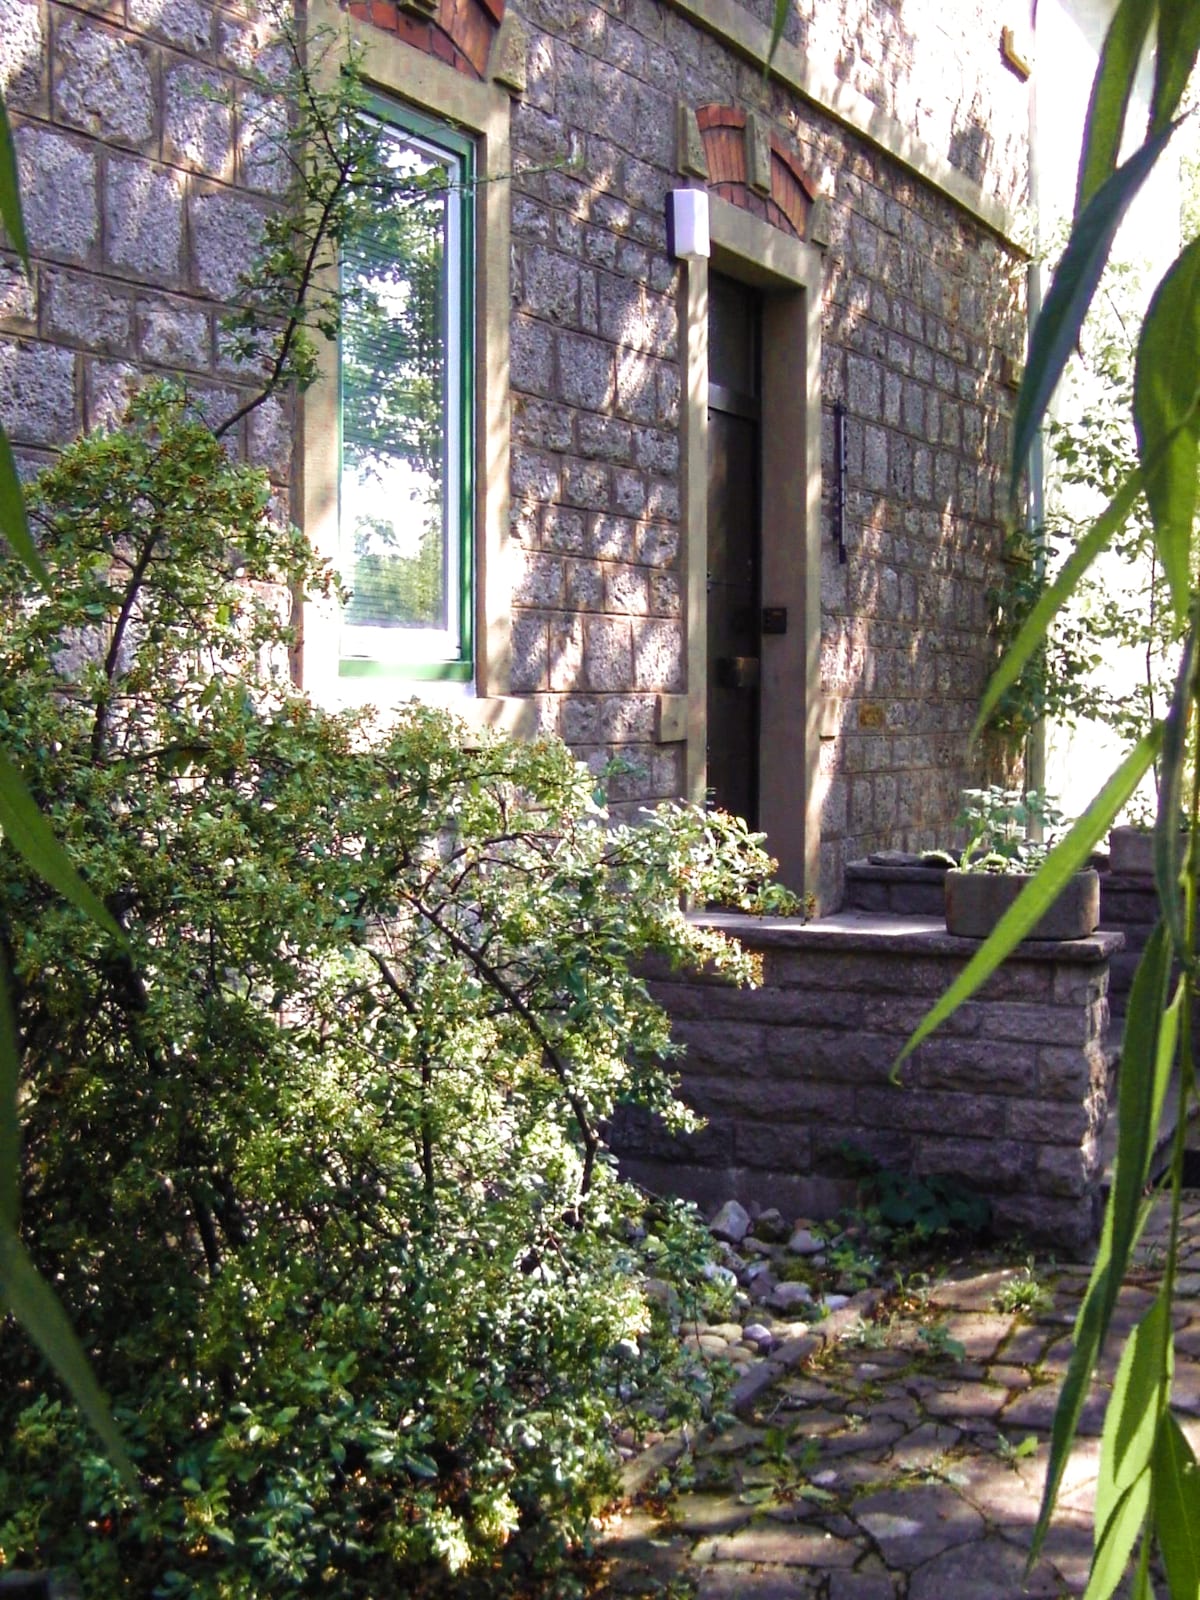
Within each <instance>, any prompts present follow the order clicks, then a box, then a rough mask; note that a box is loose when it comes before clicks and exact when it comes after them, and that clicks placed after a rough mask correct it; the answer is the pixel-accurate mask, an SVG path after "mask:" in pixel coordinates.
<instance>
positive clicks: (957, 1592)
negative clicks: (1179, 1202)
mask: <svg viewBox="0 0 1200 1600" xmlns="http://www.w3.org/2000/svg"><path fill="white" fill-rule="evenodd" d="M1154 1221H1157V1219H1154ZM1184 1226H1185V1230H1186V1233H1187V1234H1189V1235H1193V1236H1197V1237H1200V1194H1190V1195H1188V1196H1186V1197H1185V1217H1184ZM1148 1234H1149V1237H1150V1238H1151V1239H1153V1238H1154V1237H1155V1233H1154V1231H1153V1228H1151V1229H1148ZM1152 1264H1153V1265H1156V1264H1157V1263H1152ZM1013 1276H1014V1274H1013V1273H1012V1272H1011V1271H1008V1270H1006V1269H994V1270H993V1269H991V1268H988V1269H987V1270H983V1271H973V1270H971V1269H970V1268H969V1267H960V1268H959V1269H958V1270H957V1271H956V1273H955V1275H954V1276H953V1278H952V1279H948V1280H947V1281H945V1282H942V1283H939V1284H937V1285H936V1286H934V1287H933V1288H932V1289H931V1290H928V1291H927V1292H926V1293H925V1294H924V1296H923V1303H922V1304H921V1306H920V1309H919V1312H918V1313H917V1314H914V1313H913V1310H912V1307H911V1305H909V1304H906V1303H905V1300H904V1299H901V1301H900V1303H899V1307H898V1308H897V1304H896V1303H894V1302H888V1301H887V1300H884V1299H882V1298H881V1297H880V1296H879V1295H878V1294H873V1295H869V1296H867V1295H864V1296H859V1297H855V1299H853V1300H851V1302H850V1304H849V1305H847V1306H845V1307H843V1308H841V1309H840V1310H838V1311H837V1312H835V1313H834V1317H831V1318H829V1319H826V1323H825V1324H822V1323H815V1324H814V1325H813V1327H812V1329H811V1330H810V1333H809V1334H808V1335H806V1336H804V1337H802V1338H795V1339H792V1340H791V1341H790V1342H789V1346H788V1347H787V1348H786V1349H783V1348H776V1349H775V1351H774V1353H773V1354H771V1353H768V1354H766V1355H765V1357H764V1358H763V1359H760V1360H758V1361H756V1362H755V1363H754V1364H753V1365H752V1366H749V1367H746V1368H745V1369H744V1370H743V1372H742V1374H741V1377H740V1379H739V1382H738V1385H737V1388H736V1390H735V1394H736V1396H737V1406H738V1418H737V1420H736V1421H733V1420H730V1421H729V1422H728V1424H727V1425H726V1426H725V1427H724V1428H723V1429H722V1430H721V1431H720V1432H718V1433H717V1434H716V1435H715V1436H713V1437H707V1438H703V1439H702V1440H700V1441H699V1442H698V1443H694V1448H693V1450H692V1453H691V1459H690V1462H689V1468H690V1477H691V1486H690V1487H689V1489H688V1490H687V1492H685V1493H682V1494H680V1495H679V1496H678V1497H677V1498H676V1499H675V1500H674V1501H668V1502H666V1503H665V1504H663V1503H661V1502H657V1501H656V1502H654V1506H653V1510H654V1515H653V1517H651V1516H649V1515H648V1513H647V1511H646V1510H645V1509H641V1508H637V1507H632V1508H631V1511H630V1514H629V1521H628V1523H627V1524H625V1523H619V1524H618V1526H617V1527H616V1528H615V1529H614V1532H613V1535H612V1537H611V1538H610V1540H609V1542H608V1544H607V1554H608V1556H609V1557H610V1558H611V1561H612V1567H611V1573H612V1577H611V1583H610V1585H609V1587H608V1588H607V1589H605V1590H604V1591H603V1592H605V1593H612V1594H613V1595H614V1596H616V1595H624V1596H643V1597H645V1600H650V1597H653V1596H658V1597H667V1596H669V1597H670V1600H684V1597H688V1600H1018V1597H1024V1596H1029V1597H1032V1600H1066V1597H1068V1596H1077V1595H1082V1594H1083V1592H1084V1590H1085V1589H1086V1587H1087V1577H1088V1570H1089V1565H1090V1561H1091V1547H1092V1522H1091V1518H1092V1507H1093V1503H1094V1498H1095V1486H1096V1476H1097V1471H1098V1466H1099V1452H1100V1441H1099V1437H1098V1435H1099V1432H1100V1428H1101V1424H1102V1419H1103V1412H1104V1407H1105V1404H1106V1402H1107V1399H1108V1393H1109V1386H1110V1384H1111V1377H1112V1372H1113V1370H1114V1362H1115V1354H1110V1355H1109V1356H1108V1357H1107V1358H1106V1359H1105V1361H1103V1362H1102V1363H1101V1366H1100V1369H1099V1371H1098V1373H1097V1375H1096V1378H1095V1380H1094V1382H1093V1388H1092V1392H1091V1394H1090V1395H1089V1397H1088V1400H1087V1402H1086V1405H1085V1407H1084V1414H1083V1421H1082V1424H1081V1427H1080V1430H1079V1437H1078V1438H1077V1440H1076V1443H1075V1446H1074V1449H1073V1452H1072V1455H1071V1457H1070V1460H1069V1461H1068V1463H1067V1467H1066V1470H1065V1473H1064V1478H1063V1485H1062V1490H1061V1493H1060V1496H1059V1505H1058V1510H1057V1513H1056V1516H1055V1521H1054V1525H1053V1527H1052V1529H1051V1532H1050V1535H1049V1537H1048V1539H1047V1541H1046V1544H1045V1547H1044V1550H1043V1554H1042V1557H1041V1559H1040V1560H1039V1562H1038V1564H1037V1566H1036V1567H1035V1568H1034V1570H1033V1571H1032V1572H1031V1573H1029V1574H1028V1575H1026V1571H1025V1566H1026V1559H1027V1555H1028V1550H1029V1545H1030V1540H1031V1537H1032V1532H1033V1527H1034V1524H1035V1522H1036V1520H1037V1512H1038V1507H1039V1503H1040V1497H1041V1492H1042V1486H1043V1483H1044V1480H1045V1473H1046V1466H1047V1461H1048V1456H1049V1432H1050V1426H1051V1421H1052V1418H1053V1415H1054V1408H1055V1405H1056V1403H1057V1398H1058V1391H1059V1388H1060V1385H1061V1383H1062V1378H1063V1375H1064V1373H1065V1371H1066V1364H1067V1361H1068V1359H1069V1356H1070V1322H1071V1320H1072V1318H1073V1316H1074V1312H1075V1308H1076V1306H1077V1304H1078V1298H1079V1294H1080V1293H1081V1292H1082V1288H1083V1286H1084V1284H1085V1282H1086V1279H1085V1277H1084V1275H1083V1274H1082V1273H1080V1272H1079V1271H1078V1270H1077V1269H1074V1268H1068V1269H1063V1270H1061V1271H1056V1270H1055V1269H1054V1268H1053V1267H1051V1266H1048V1267H1045V1268H1042V1269H1038V1270H1037V1279H1038V1282H1039V1283H1040V1284H1042V1285H1043V1286H1046V1287H1049V1288H1050V1289H1051V1290H1052V1295H1047V1296H1046V1297H1045V1298H1044V1299H1043V1300H1042V1301H1041V1303H1040V1304H1037V1305H1031V1306H1029V1307H1028V1308H1027V1311H1026V1313H1022V1312H1021V1311H1020V1310H1016V1311H1014V1310H1011V1309H1007V1307H1008V1305H1009V1302H1006V1300H1005V1299H1004V1295H1003V1290H1004V1286H1005V1285H1006V1284H1008V1283H1011V1282H1012V1280H1013ZM1192 1276H1193V1277H1194V1279H1195V1282H1194V1283H1193V1282H1191V1281H1190V1279H1188V1278H1186V1277H1185V1278H1184V1279H1183V1280H1182V1283H1181V1285H1180V1287H1181V1293H1180V1295H1179V1297H1178V1300H1177V1316H1176V1322H1177V1326H1178V1328H1179V1333H1178V1357H1177V1363H1176V1384H1175V1393H1174V1401H1175V1404H1176V1407H1177V1410H1178V1412H1179V1413H1180V1422H1181V1426H1182V1427H1183V1429H1184V1431H1185V1433H1186V1434H1187V1435H1188V1437H1189V1439H1190V1440H1191V1441H1192V1443H1193V1447H1196V1446H1197V1445H1200V1271H1197V1272H1196V1273H1194V1274H1193V1275H1192ZM1131 1280H1135V1281H1130V1282H1127V1283H1126V1284H1125V1285H1124V1286H1123V1287H1122V1290H1121V1294H1120V1300H1119V1305H1118V1316H1117V1318H1116V1323H1117V1326H1118V1327H1119V1328H1121V1329H1127V1328H1129V1327H1131V1326H1132V1325H1133V1324H1134V1323H1135V1322H1136V1320H1137V1318H1138V1317H1139V1316H1141V1315H1143V1314H1144V1313H1145V1311H1146V1309H1147V1308H1148V1306H1149V1305H1150V1304H1151V1303H1152V1299H1153V1294H1154V1288H1155V1280H1154V1274H1153V1272H1152V1271H1150V1270H1148V1269H1147V1265H1146V1263H1145V1261H1144V1260H1143V1264H1142V1265H1141V1266H1140V1268H1139V1270H1138V1271H1137V1273H1136V1274H1131ZM835 1318H836V1321H835ZM931 1326H932V1328H933V1329H934V1330H935V1331H934V1332H933V1333H932V1336H931V1333H930V1329H931ZM922 1328H924V1330H925V1334H924V1337H923V1336H922ZM939 1329H940V1330H941V1331H937V1330H939ZM724 1331H725V1332H726V1333H729V1334H733V1333H736V1332H738V1331H739V1330H737V1329H734V1328H730V1329H727V1330H724ZM670 1448H671V1445H670V1441H664V1443H663V1444H661V1445H658V1446H656V1447H655V1452H654V1461H655V1472H660V1471H661V1467H662V1464H663V1462H664V1461H665V1460H667V1459H668V1457H669V1454H670ZM679 1448H680V1449H682V1445H680V1446H679ZM630 1466H631V1469H632V1470H633V1474H634V1481H635V1487H636V1486H637V1480H638V1479H640V1483H641V1484H645V1483H649V1482H651V1481H653V1477H654V1474H650V1475H647V1474H646V1473H645V1472H644V1471H642V1472H639V1470H638V1463H637V1462H634V1463H631V1464H630ZM1124 1592H1125V1588H1124V1586H1122V1588H1120V1589H1118V1591H1117V1594H1118V1596H1120V1595H1122V1594H1123V1593H1124Z"/></svg>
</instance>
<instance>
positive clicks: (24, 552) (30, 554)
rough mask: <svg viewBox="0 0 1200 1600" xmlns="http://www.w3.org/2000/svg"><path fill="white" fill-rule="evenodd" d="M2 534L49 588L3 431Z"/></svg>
mask: <svg viewBox="0 0 1200 1600" xmlns="http://www.w3.org/2000/svg"><path fill="white" fill-rule="evenodd" d="M0 533H2V534H3V535H4V537H5V538H6V539H7V540H8V542H9V544H10V545H12V547H13V549H14V550H15V551H16V553H17V555H19V556H20V558H21V560H22V561H23V562H24V563H25V565H26V567H28V569H29V571H30V572H32V573H33V575H34V577H35V578H36V579H37V580H38V582H39V583H40V584H41V586H42V588H43V589H48V588H49V587H50V574H49V573H48V572H47V570H46V563H45V562H44V561H43V560H42V558H41V555H40V553H39V551H38V547H37V545H35V544H34V542H33V535H32V534H31V533H30V531H29V518H28V517H27V516H26V515H25V495H24V492H23V491H22V489H21V479H20V476H19V474H18V472H17V463H16V462H15V461H14V459H13V453H12V446H11V445H10V444H9V442H8V440H7V438H6V437H5V435H4V432H3V430H2V429H0Z"/></svg>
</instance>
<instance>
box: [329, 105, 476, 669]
mask: <svg viewBox="0 0 1200 1600" xmlns="http://www.w3.org/2000/svg"><path fill="white" fill-rule="evenodd" d="M386 143H387V157H388V164H389V167H390V168H391V171H392V175H393V178H394V179H395V182H396V193H395V198H394V199H393V201H392V203H391V204H389V205H387V206H384V207H381V208H380V210H379V211H378V212H377V213H376V214H375V215H374V216H373V217H371V219H370V221H369V222H368V223H367V224H366V225H365V226H363V227H361V228H360V229H358V230H357V231H356V233H355V235H354V236H353V237H352V238H349V239H347V240H345V241H344V242H343V245H342V255H341V272H342V289H343V292H344V294H345V295H346V297H347V298H346V301H345V310H344V316H343V327H342V336H341V408H342V410H341V416H342V473H341V484H340V501H341V503H340V525H341V530H342V533H341V543H342V551H341V570H342V576H343V579H344V580H345V582H346V584H347V586H348V588H349V589H350V590H351V598H350V600H349V602H348V605H347V608H346V613H345V617H344V634H343V649H342V653H343V655H344V656H372V657H376V658H382V659H387V658H389V657H390V658H392V659H399V660H405V659H409V660H416V659H420V658H423V659H425V660H433V659H442V660H446V659H453V658H454V657H456V656H457V655H458V654H459V653H460V645H461V637H460V628H459V622H460V613H461V599H462V595H461V589H462V584H463V581H464V579H463V574H462V559H461V550H460V524H461V505H462V494H463V485H462V483H461V481H460V471H459V466H460V463H461V441H462V430H463V426H464V418H463V414H462V413H463V396H462V382H461V381H460V380H461V367H462V350H463V331H462V329H463V304H462V299H463V295H462V284H463V277H464V275H463V266H464V255H463V252H464V242H463V209H464V208H463V185H464V182H465V181H466V179H467V176H468V175H467V173H466V171H465V170H464V169H465V165H466V155H465V153H457V152H455V151H452V150H450V149H445V148H442V147H441V146H439V145H437V144H435V143H433V142H431V141H429V140H427V139H426V138H424V137H422V136H420V135H418V134H416V133H414V132H413V131H411V130H410V129H408V128H405V127H400V126H394V125H393V126H390V127H389V128H388V133H387V141H386ZM379 630H387V633H386V635H384V634H381V633H380V631H379Z"/></svg>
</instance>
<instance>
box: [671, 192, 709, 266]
mask: <svg viewBox="0 0 1200 1600" xmlns="http://www.w3.org/2000/svg"><path fill="white" fill-rule="evenodd" d="M667 249H668V251H669V252H670V255H671V257H672V258H673V259H674V260H675V261H698V260H700V259H702V258H703V257H706V256H708V255H709V253H710V250H709V242H708V190H707V189H672V190H670V192H669V193H668V195H667Z"/></svg>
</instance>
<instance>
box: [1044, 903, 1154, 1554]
mask: <svg viewBox="0 0 1200 1600" xmlns="http://www.w3.org/2000/svg"><path fill="white" fill-rule="evenodd" d="M1170 975H1171V959H1170V942H1169V940H1168V938H1167V933H1166V929H1165V928H1164V927H1163V925H1162V923H1159V924H1158V926H1157V927H1156V928H1155V930H1154V932H1153V933H1152V934H1151V936H1150V939H1149V941H1148V943H1147V945H1146V949H1145V951H1144V953H1143V955H1142V959H1141V961H1140V962H1139V963H1138V968H1137V972H1136V973H1135V974H1134V979H1133V986H1132V988H1131V990H1130V995H1129V1008H1128V1011H1127V1013H1126V1021H1125V1040H1124V1044H1123V1047H1122V1056H1123V1059H1124V1061H1126V1062H1128V1063H1130V1064H1132V1065H1133V1067H1134V1070H1133V1071H1131V1072H1127V1073H1126V1074H1125V1075H1124V1077H1123V1079H1122V1084H1121V1096H1120V1100H1119V1103H1118V1112H1117V1115H1118V1126H1117V1141H1118V1142H1117V1158H1116V1166H1115V1170H1114V1173H1113V1183H1112V1188H1111V1190H1110V1191H1109V1196H1108V1206H1107V1209H1106V1211H1105V1216H1104V1228H1103V1231H1102V1232H1101V1235H1100V1246H1099V1249H1098V1251H1097V1253H1096V1261H1095V1265H1094V1266H1093V1268H1092V1276H1091V1279H1090V1280H1089V1282H1088V1287H1087V1292H1086V1293H1085V1295H1084V1297H1083V1301H1082V1303H1081V1305H1080V1308H1079V1316H1078V1318H1077V1319H1076V1322H1075V1345H1074V1349H1073V1350H1072V1352H1071V1360H1070V1362H1069V1364H1068V1367H1067V1376H1066V1379H1065V1380H1064V1382H1063V1386H1062V1391H1061V1393H1060V1394H1059V1398H1058V1405H1057V1407H1056V1408H1055V1412H1054V1422H1053V1424H1052V1427H1051V1433H1050V1461H1049V1464H1048V1466H1047V1469H1046V1483H1045V1487H1044V1489H1043V1491H1042V1504H1041V1509H1040V1510H1039V1512H1038V1522H1037V1526H1036V1528H1035V1529H1034V1534H1033V1544H1032V1547H1031V1551H1030V1557H1029V1563H1030V1566H1032V1564H1033V1561H1034V1559H1035V1558H1036V1556H1037V1553H1038V1551H1039V1550H1040V1549H1041V1547H1042V1543H1043V1541H1044V1540H1045V1537H1046V1533H1047V1530H1048V1529H1049V1526H1050V1516H1051V1513H1052V1511H1053V1510H1054V1501H1055V1499H1056V1497H1057V1495H1058V1488H1059V1484H1060V1483H1061V1482H1062V1475H1063V1469H1064V1468H1065V1466H1066V1463H1067V1457H1068V1456H1069V1454H1070V1450H1071V1442H1072V1440H1073V1439H1074V1437H1075V1432H1076V1429H1077V1428H1078V1426H1079V1418H1080V1415H1081V1413H1082V1411H1083V1403H1084V1401H1085V1399H1086V1398H1087V1390H1088V1384H1089V1383H1090V1381H1091V1376H1092V1371H1093V1369H1094V1367H1095V1365H1096V1362H1097V1360H1098V1359H1099V1356H1100V1352H1101V1349H1102V1348H1103V1345H1104V1340H1105V1336H1106V1335H1107V1333H1108V1325H1109V1322H1110V1321H1111V1320H1112V1313H1113V1307H1114V1305H1115V1304H1116V1298H1117V1290H1118V1289H1119V1288H1120V1285H1121V1279H1122V1278H1123V1276H1124V1274H1125V1268H1126V1266H1127V1264H1128V1261H1129V1255H1130V1252H1131V1251H1132V1249H1133V1246H1134V1243H1135V1242H1136V1240H1137V1236H1138V1234H1139V1232H1140V1231H1141V1227H1142V1225H1143V1223H1144V1222H1145V1219H1146V1216H1147V1215H1148V1212H1149V1206H1148V1204H1147V1203H1146V1202H1145V1201H1144V1200H1143V1198H1142V1189H1143V1186H1144V1184H1145V1177H1146V1173H1147V1171H1148V1170H1149V1165H1150V1151H1151V1147H1152V1141H1153V1137H1154V1130H1155V1128H1156V1127H1157V1126H1158V1117H1159V1115H1160V1114H1161V1110H1162V1102H1163V1098H1164V1097H1165V1093H1166V1084H1167V1079H1168V1078H1169V1076H1170V1071H1171V1060H1172V1057H1173V1054H1174V1044H1175V1038H1176V1035H1177V1033H1178V1026H1179V1014H1180V1008H1181V1005H1182V999H1183V989H1182V984H1181V985H1180V987H1179V991H1178V992H1177V994H1176V997H1175V1001H1174V1003H1173V1005H1172V1006H1171V1007H1169V1008H1166V1016H1165V1017H1164V1006H1165V1001H1166V995H1167V985H1168V983H1169V981H1170ZM1160 1024H1161V1026H1160ZM1160 1085H1161V1093H1160V1092H1159V1091H1160Z"/></svg>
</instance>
